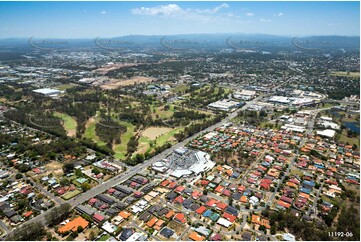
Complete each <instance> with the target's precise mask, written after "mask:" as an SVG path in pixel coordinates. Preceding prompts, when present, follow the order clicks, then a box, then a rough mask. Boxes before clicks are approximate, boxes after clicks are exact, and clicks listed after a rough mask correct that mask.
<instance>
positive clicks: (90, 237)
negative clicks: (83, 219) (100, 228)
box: [89, 230, 95, 241]
mask: <svg viewBox="0 0 361 242" xmlns="http://www.w3.org/2000/svg"><path fill="white" fill-rule="evenodd" d="M89 239H90V240H92V241H93V240H94V239H95V233H94V231H93V230H92V231H91V232H90V234H89Z"/></svg>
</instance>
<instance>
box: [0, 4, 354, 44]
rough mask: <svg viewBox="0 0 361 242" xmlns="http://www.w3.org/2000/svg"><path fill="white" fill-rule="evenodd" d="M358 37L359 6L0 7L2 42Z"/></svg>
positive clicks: (147, 5)
mask: <svg viewBox="0 0 361 242" xmlns="http://www.w3.org/2000/svg"><path fill="white" fill-rule="evenodd" d="M197 33H260V34H273V35H283V36H310V35H345V36H359V35H360V3H359V2H164V1H162V2H0V38H11V37H31V36H35V37H39V38H94V37H97V36H100V37H116V36H124V35H138V34H139V35H171V34H197Z"/></svg>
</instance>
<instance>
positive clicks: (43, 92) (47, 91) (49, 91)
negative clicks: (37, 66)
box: [33, 88, 60, 95]
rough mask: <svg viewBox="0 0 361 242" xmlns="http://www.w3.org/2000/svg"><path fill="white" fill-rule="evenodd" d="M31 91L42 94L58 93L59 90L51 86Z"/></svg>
mask: <svg viewBox="0 0 361 242" xmlns="http://www.w3.org/2000/svg"><path fill="white" fill-rule="evenodd" d="M33 92H36V93H41V94H44V95H47V94H56V93H60V91H59V90H57V89H51V88H41V89H36V90H34V91H33Z"/></svg>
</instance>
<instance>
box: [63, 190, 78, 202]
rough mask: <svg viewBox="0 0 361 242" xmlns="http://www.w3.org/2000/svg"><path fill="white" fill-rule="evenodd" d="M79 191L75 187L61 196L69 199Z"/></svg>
mask: <svg viewBox="0 0 361 242" xmlns="http://www.w3.org/2000/svg"><path fill="white" fill-rule="evenodd" d="M80 193H81V191H79V190H78V189H75V190H74V191H71V192H67V193H65V194H64V195H63V196H61V197H62V198H63V199H65V200H69V199H71V198H73V197H75V196H77V195H79V194H80Z"/></svg>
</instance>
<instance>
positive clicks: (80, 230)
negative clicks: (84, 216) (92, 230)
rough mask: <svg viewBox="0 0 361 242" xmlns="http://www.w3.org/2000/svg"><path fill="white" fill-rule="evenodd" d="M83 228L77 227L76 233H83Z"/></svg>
mask: <svg viewBox="0 0 361 242" xmlns="http://www.w3.org/2000/svg"><path fill="white" fill-rule="evenodd" d="M83 230H84V228H83V227H82V226H78V228H77V229H76V231H78V233H81V232H83Z"/></svg>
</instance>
